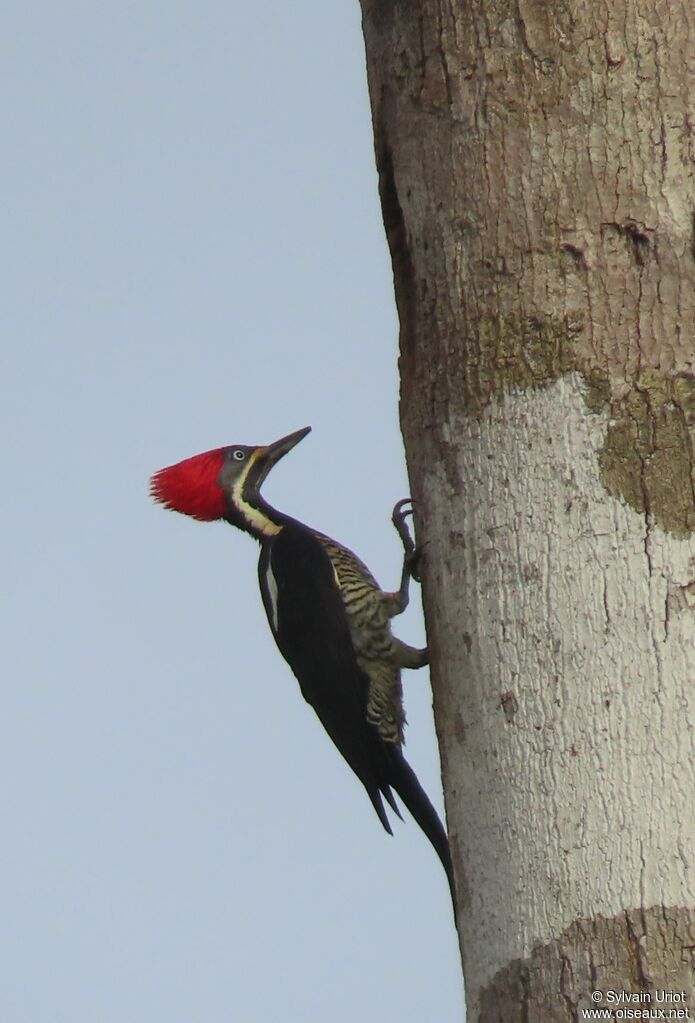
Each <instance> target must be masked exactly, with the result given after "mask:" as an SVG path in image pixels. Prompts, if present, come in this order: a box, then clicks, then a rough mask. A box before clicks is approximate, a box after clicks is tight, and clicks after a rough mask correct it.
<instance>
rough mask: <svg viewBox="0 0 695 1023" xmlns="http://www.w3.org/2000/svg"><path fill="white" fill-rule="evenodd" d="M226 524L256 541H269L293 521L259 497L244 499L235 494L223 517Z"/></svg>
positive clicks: (241, 495) (242, 496) (240, 495)
mask: <svg viewBox="0 0 695 1023" xmlns="http://www.w3.org/2000/svg"><path fill="white" fill-rule="evenodd" d="M225 518H226V519H227V522H229V523H231V524H232V525H233V526H236V527H237V528H238V529H243V530H244V532H245V533H250V534H251V536H254V537H255V538H256V539H257V540H260V541H263V540H271V539H272V538H273V537H274V536H277V535H278V533H279V532H280V531H281V530H282V528H283V526H286V525H287V523H288V522H293V521H294V519H292V518H290V516H289V515H285V514H284V513H283V512H281V511H278V510H277V508H273V507H272V505H270V504H268V502H267V501H264V500H263V498H262V497H261V496H260V495H256V496H254V497H253V498H246V497H244V495H243V494H235V495H234V501H233V502H230V503H229V505H228V508H227V515H226V516H225Z"/></svg>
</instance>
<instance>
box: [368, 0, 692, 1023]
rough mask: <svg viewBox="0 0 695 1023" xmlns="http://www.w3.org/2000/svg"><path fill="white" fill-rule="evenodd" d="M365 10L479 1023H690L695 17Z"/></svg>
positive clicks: (432, 2) (630, 1)
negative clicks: (670, 996) (600, 1010)
mask: <svg viewBox="0 0 695 1023" xmlns="http://www.w3.org/2000/svg"><path fill="white" fill-rule="evenodd" d="M362 7H363V23H364V34H365V42H366V51H367V65H368V75H369V88H370V97H371V104H372V114H373V122H374V135H375V148H376V156H377V166H378V171H379V187H380V193H381V201H382V208H383V216H384V223H385V227H386V232H387V237H388V242H389V246H390V250H391V255H392V260H393V268H394V283H395V292H396V301H397V305H398V311H399V316H400V324H401V330H400V353H401V354H400V368H401V381H402V383H401V422H402V429H403V434H404V438H405V443H406V452H407V458H408V466H409V473H410V480H411V487H412V494H413V497H414V500H415V503H416V509H417V526H418V532H419V536H420V539H421V540H422V539H425V540H426V547H425V556H424V559H423V566H422V567H423V576H424V580H423V581H424V601H425V614H426V621H427V630H428V639H429V646H430V650H431V655H432V681H433V689H434V694H435V713H436V721H437V728H438V734H439V740H440V749H441V756H442V770H443V778H444V787H445V797H446V807H447V818H448V826H449V833H450V837H451V845H452V853H453V857H454V864H455V868H456V876H457V886H458V904H459V933H460V943H461V951H462V958H463V964H464V975H465V981H466V990H467V1000H468V1019H469V1020H470V1021H485V1023H491V1021H500V1023H511V1021H514V1020H519V1021H527V1023H528V1021H556V1020H557V1021H563V1023H564V1021H572V1020H580V1019H583V1018H587V1017H585V1016H584V1015H583V1010H584V1009H585V1008H587V1007H591V1006H592V1005H593V1006H594V1007H596V1006H597V1005H598V1006H599V1007H601V1006H603V1007H606V1006H608V1007H610V1005H611V996H610V994H609V993H608V992H610V991H615V992H622V991H624V992H626V993H628V994H632V995H636V996H639V997H640V1002H639V1004H640V1007H641V1008H645V1007H649V1006H650V1005H651V1006H652V1007H656V1006H657V1005H659V1006H660V1007H662V1008H676V1009H677V1008H679V1007H680V1008H686V1007H689V1008H690V1011H691V1014H692V1016H693V1017H695V997H693V994H694V988H693V976H694V973H693V970H694V966H695V961H694V959H693V953H694V951H695V747H694V738H693V737H694V735H695V690H694V687H693V681H694V680H695V644H694V642H693V639H694V630H693V624H694V616H695V543H694V541H693V531H694V530H695V470H694V457H693V444H694V442H695V378H694V375H693V371H694V368H695V365H694V359H695V173H694V162H693V157H694V155H695V140H694V134H693V125H692V117H693V110H694V106H695V104H694V102H693V101H694V100H695V14H694V13H693V8H692V5H691V3H690V2H686V0H670V2H668V3H666V2H659V0H641V2H640V3H637V2H636V0H614V2H613V3H610V4H607V3H605V4H604V3H601V4H599V3H597V2H588V0H557V2H554V3H547V2H545V0H514V2H513V0H478V2H472V0H460V2H459V3H456V4H447V3H438V2H436V0H420V2H419V3H414V2H413V0H362ZM595 990H596V991H600V992H603V995H602V996H601V998H602V999H603V1000H602V1001H600V1000H598V997H597V996H594V999H595V1000H594V1001H593V1002H592V999H591V993H592V991H595ZM657 991H666V992H674V993H677V994H680V992H684V996H683V999H682V1000H681V999H677V1000H676V1001H675V1002H671V1003H663V1002H662V1003H657V1002H656V998H657V994H656V992H657ZM650 999H651V1001H650ZM688 999H690V1001H688ZM623 1004H624V1003H623ZM613 1007H615V1005H614V1006H613ZM681 1018H687V1017H681Z"/></svg>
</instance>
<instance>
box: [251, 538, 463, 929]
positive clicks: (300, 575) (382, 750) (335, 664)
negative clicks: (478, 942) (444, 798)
mask: <svg viewBox="0 0 695 1023" xmlns="http://www.w3.org/2000/svg"><path fill="white" fill-rule="evenodd" d="M258 570H259V578H260V584H261V593H262V595H263V603H264V605H265V609H266V614H267V615H268V621H269V623H270V627H271V629H272V631H273V635H274V636H275V641H276V643H277V645H278V647H279V649H280V653H281V654H282V656H283V657H284V658H285V660H286V661H287V663H288V664H289V666H290V667H291V668H292V671H293V672H294V674H295V675H296V677H297V680H298V682H299V686H300V688H301V690H302V695H303V696H304V699H305V700H306V701H307V702H308V703H310V704H311V706H312V707H313V708H314V710H315V711H316V713H317V715H318V717H319V719H320V721H321V723H322V725H323V727H324V728H325V729H326V731H327V732H328V734H329V736H330V737H331V739H332V740H333V742H334V744H335V745H336V747H337V748H338V749H339V750H340V752H341V753H342V755H343V756H344V758H345V759H346V760H347V762H348V764H349V765H350V767H351V768H352V770H353V771H354V772H355V774H356V775H357V777H358V778H359V779H360V781H361V782H362V784H363V785H364V787H365V789H366V790H367V794H368V795H369V798H370V800H371V801H372V805H373V806H374V809H375V810H376V812H377V814H378V816H379V820H380V821H381V823H382V824H383V826H384V827H385V828H386V830H387V831H388V833H389V834H391V833H392V832H391V826H390V824H389V821H388V817H387V816H386V811H385V810H384V804H383V802H382V795H383V796H384V798H385V799H386V800H387V801H388V803H389V804H390V805H391V806H392V807H393V809H394V810H395V811H396V813H398V815H399V816H400V813H399V811H398V807H397V805H396V802H395V800H394V798H393V794H392V792H391V786H393V788H394V789H395V790H396V792H397V793H398V794H399V796H400V797H401V799H402V800H403V802H404V803H405V805H406V806H407V807H408V810H409V811H410V812H411V814H412V815H413V817H414V818H415V820H416V821H417V823H418V824H419V826H420V827H421V828H422V830H423V831H424V833H425V835H427V837H428V838H429V840H430V842H431V843H432V845H433V846H434V849H435V851H436V852H437V855H438V856H439V859H440V860H441V862H442V865H443V867H444V869H445V871H446V875H447V880H448V882H449V889H450V892H451V900H452V904H453V906H454V914H455V913H456V897H455V891H454V878H453V869H452V864H451V854H450V851H449V842H448V838H447V834H446V831H445V829H444V826H443V825H442V822H441V821H440V819H439V816H438V814H437V811H436V810H435V808H434V807H433V805H432V803H431V802H430V800H429V798H428V796H427V793H426V792H425V790H424V789H423V788H422V786H421V785H420V782H419V781H418V779H417V777H416V775H415V772H414V771H413V770H412V768H411V767H410V765H409V764H408V762H407V761H406V759H405V757H404V756H403V754H402V752H401V749H400V747H399V746H398V745H396V744H395V743H390V742H386V741H385V740H384V739H382V737H381V736H380V735H379V733H378V731H377V729H376V728H375V727H374V726H373V725H372V724H370V722H369V721H368V720H367V689H368V684H369V683H368V679H367V676H366V675H365V674H364V672H363V671H362V670H361V669H360V667H359V665H358V664H357V659H356V657H355V650H354V647H353V645H352V639H351V636H350V630H349V627H348V623H347V618H346V614H345V609H344V606H343V601H342V598H341V595H340V591H339V588H338V583H337V580H336V578H335V574H334V571H333V565H332V564H331V561H330V558H329V557H328V555H327V553H326V551H325V550H324V548H323V546H322V545H321V543H320V542H319V541H318V540H317V539H316V537H315V536H314V535H313V534H312V533H311V531H310V530H308V529H306V527H304V526H301V525H299V524H294V523H292V524H289V525H285V526H284V527H283V529H282V531H281V532H280V533H279V534H278V535H277V536H276V537H275V538H273V540H272V541H271V542H270V543H268V544H264V547H263V550H262V551H261V558H260V562H259V566H258Z"/></svg>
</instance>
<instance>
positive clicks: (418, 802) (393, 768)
mask: <svg viewBox="0 0 695 1023" xmlns="http://www.w3.org/2000/svg"><path fill="white" fill-rule="evenodd" d="M389 754H390V755H389V784H390V785H392V786H393V787H394V789H395V790H396V792H397V793H398V795H399V796H400V797H401V799H402V800H403V802H404V803H405V805H406V806H407V808H408V810H409V811H410V813H411V814H412V815H413V817H414V818H415V821H416V822H417V824H418V825H419V826H420V828H421V829H422V831H424V833H425V835H427V837H428V838H429V840H430V842H431V843H432V845H433V846H434V850H435V852H436V853H437V856H438V857H439V859H440V860H441V861H442V866H443V867H444V870H445V872H446V878H447V881H448V882H449V892H450V893H451V904H452V906H453V909H454V917H456V888H455V886H454V869H453V866H452V863H451V850H450V849H449V839H448V837H447V834H446V831H445V830H444V825H443V824H442V822H441V821H440V819H439V815H438V813H437V811H436V810H435V808H434V807H433V806H432V803H431V802H430V800H429V797H428V795H427V793H426V792H425V790H424V789H423V787H422V785H421V784H420V782H419V781H418V780H417V775H416V774H415V771H413V769H412V767H411V766H410V764H409V763H408V761H407V760H406V759H405V757H404V756H403V754H402V753H401V751H400V749H398V747H396V746H393V747H391V749H390V750H389Z"/></svg>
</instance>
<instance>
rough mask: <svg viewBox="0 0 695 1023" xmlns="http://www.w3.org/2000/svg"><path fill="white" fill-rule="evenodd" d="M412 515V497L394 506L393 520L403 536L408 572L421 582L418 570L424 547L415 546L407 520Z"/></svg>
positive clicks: (401, 536)
mask: <svg viewBox="0 0 695 1023" xmlns="http://www.w3.org/2000/svg"><path fill="white" fill-rule="evenodd" d="M412 515H413V501H412V498H410V497H404V498H403V500H402V501H398V503H397V504H396V505H395V506H394V509H393V514H392V515H391V521H392V522H393V524H394V526H395V527H396V532H397V533H398V535H399V536H400V538H401V543H402V544H403V549H404V551H405V562H406V565H407V566H408V572H409V573H410V575H411V576H412V578H413V579H414V580H415V582H417V583H419V582H420V575H419V572H418V570H417V566H418V563H419V561H420V556H421V554H422V548H421V547H416V546H415V543H414V541H413V538H412V536H411V535H410V530H409V529H408V524H407V522H406V519H408V518H412Z"/></svg>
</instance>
